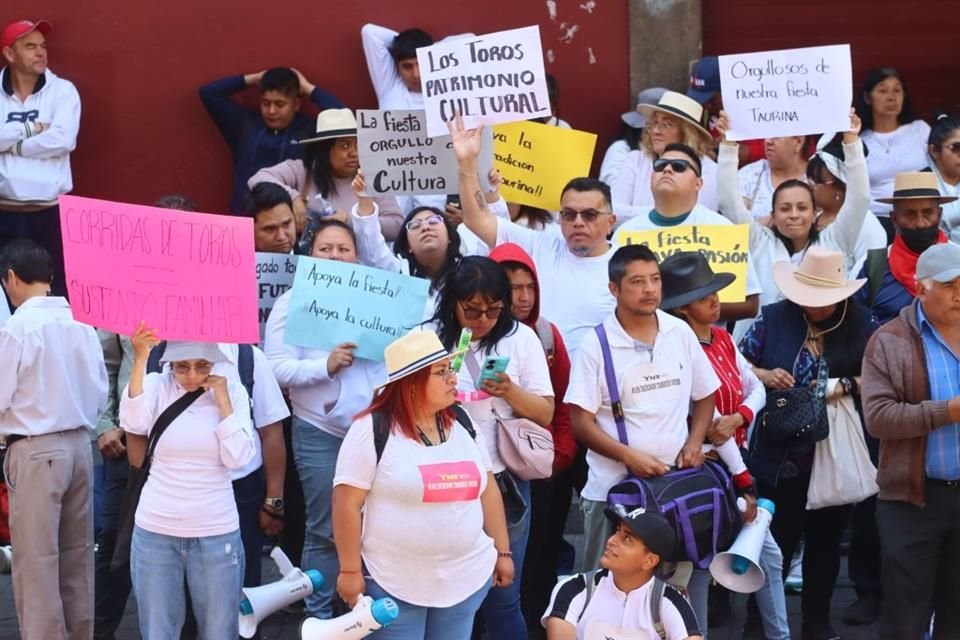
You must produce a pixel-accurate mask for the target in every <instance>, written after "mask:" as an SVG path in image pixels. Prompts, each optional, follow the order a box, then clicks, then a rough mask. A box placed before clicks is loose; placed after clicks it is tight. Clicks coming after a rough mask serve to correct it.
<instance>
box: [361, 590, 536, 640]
mask: <svg viewBox="0 0 960 640" xmlns="http://www.w3.org/2000/svg"><path fill="white" fill-rule="evenodd" d="M489 591H491V589H490V585H489V584H485V585H483V586H482V587H480V590H479V591H477V592H476V593H474V594H473V595H471V596H470V597H468V598H467V599H466V600H464V601H463V602H461V603H459V604H455V605H453V606H452V607H446V608H442V609H440V608H434V607H418V606H417V605H415V604H410V603H408V602H403V601H402V600H397V599H396V598H393V600H394V601H395V602H396V603H397V606H398V607H399V608H400V615H399V616H397V619H396V620H395V621H394V622H393V624H391V625H390V626H389V627H384V628H383V629H380V630H379V631H374V632H373V633H371V634H370V635H369V636H368V638H369V640H470V634H471V633H472V631H473V617H474V615H476V613H477V609H479V608H480V603H481V602H483V598H484V596H486V595H487V592H489ZM366 595H368V596H370V597H371V598H373V599H374V600H378V599H380V598H389V597H392V596H391V595H390V594H389V593H387V592H386V591H384V590H383V589H382V588H381V587H380V585H378V584H377V583H376V582H374V581H373V579H372V578H369V577H368V578H367V593H366ZM524 635H526V632H524ZM487 637H489V638H503V639H506V638H510V640H513V637H512V636H496V635H492V634H490V633H489V630H488V633H487Z"/></svg>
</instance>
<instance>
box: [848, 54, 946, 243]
mask: <svg viewBox="0 0 960 640" xmlns="http://www.w3.org/2000/svg"><path fill="white" fill-rule="evenodd" d="M853 104H854V106H855V107H856V109H857V115H858V116H860V119H861V120H862V121H863V144H864V145H866V147H867V149H869V150H870V159H869V160H868V162H867V171H868V172H869V174H870V196H871V198H872V200H871V202H870V210H871V211H873V213H874V214H876V216H877V217H878V218H880V221H881V223H882V224H883V227H884V229H886V231H887V238H888V241H889V242H892V241H893V234H894V228H893V223H892V222H891V221H890V211H892V209H893V205H890V204H885V203H883V202H879V201H878V198H889V197H890V196H891V195H893V181H894V178H895V177H896V175H897V174H898V173H902V172H905V171H920V170H922V169H924V168H925V167H926V166H927V154H926V150H927V148H926V147H927V139H928V138H929V136H930V125H928V124H927V123H926V122H924V121H923V120H922V119H920V118H919V117H917V116H916V115H914V113H913V108H912V107H911V105H910V94H909V92H908V91H907V85H906V83H905V82H904V80H903V77H902V76H901V75H900V72H899V71H897V70H896V69H892V68H890V67H880V68H877V69H871V70H870V71H868V72H867V76H866V78H864V80H863V86H862V87H861V89H860V93H859V94H857V95H856V97H855V98H854V102H853Z"/></svg>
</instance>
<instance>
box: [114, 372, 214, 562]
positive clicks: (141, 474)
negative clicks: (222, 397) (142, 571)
mask: <svg viewBox="0 0 960 640" xmlns="http://www.w3.org/2000/svg"><path fill="white" fill-rule="evenodd" d="M204 391H205V389H204V388H203V387H201V388H199V389H196V390H195V391H191V392H189V393H186V394H184V395H182V396H180V397H179V398H177V400H176V401H175V402H174V403H173V404H171V405H170V406H169V407H167V408H166V409H164V410H163V413H161V414H160V416H159V417H158V418H157V421H156V422H155V423H154V424H153V429H151V430H150V436H149V438H147V452H146V453H145V454H144V456H143V463H142V464H141V465H140V466H139V467H130V475H129V476H128V477H127V488H126V489H125V490H124V492H123V500H122V501H121V502H120V515H119V517H118V520H117V542H116V546H114V548H113V556H112V557H111V558H110V570H111V571H117V570H120V569H123V568H125V567H127V566H128V565H129V564H130V543H131V542H132V541H133V524H134V517H135V516H136V514H137V505H139V504H140V494H141V493H143V485H145V484H146V483H147V477H149V475H150V462H151V460H152V459H153V450H154V449H156V448H157V441H159V440H160V436H162V435H163V432H164V431H166V430H167V427H169V426H170V423H171V422H173V421H174V420H176V419H177V417H178V416H179V415H180V414H181V413H183V412H184V411H186V410H187V407H189V406H190V405H191V404H193V403H194V401H195V400H196V399H197V398H199V397H200V396H202V395H203V394H204Z"/></svg>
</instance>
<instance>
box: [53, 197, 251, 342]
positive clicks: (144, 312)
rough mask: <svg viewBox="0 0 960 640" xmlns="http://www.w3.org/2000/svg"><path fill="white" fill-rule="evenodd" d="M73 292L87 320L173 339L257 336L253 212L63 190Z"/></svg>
mask: <svg viewBox="0 0 960 640" xmlns="http://www.w3.org/2000/svg"><path fill="white" fill-rule="evenodd" d="M60 225H61V227H62V232H63V257H64V262H65V266H66V272H67V290H68V291H69V293H70V308H71V309H72V310H73V317H74V318H76V319H77V320H78V321H80V322H85V323H87V324H90V325H93V326H95V327H99V328H101V329H106V330H108V331H113V332H115V333H119V334H121V335H127V336H129V335H131V334H133V332H134V331H135V330H136V326H137V323H139V322H140V321H141V320H143V321H144V322H146V324H147V326H148V327H152V328H154V329H156V330H157V333H158V335H159V336H160V338H162V339H164V340H197V341H201V342H231V343H256V342H257V340H258V338H259V332H258V330H257V286H256V271H255V266H254V248H253V247H254V245H253V220H252V219H251V218H246V217H238V216H222V215H212V214H207V213H188V212H183V211H174V210H171V209H159V208H157V207H147V206H143V205H137V204H123V203H120V202H108V201H106V200H94V199H91V198H78V197H75V196H60Z"/></svg>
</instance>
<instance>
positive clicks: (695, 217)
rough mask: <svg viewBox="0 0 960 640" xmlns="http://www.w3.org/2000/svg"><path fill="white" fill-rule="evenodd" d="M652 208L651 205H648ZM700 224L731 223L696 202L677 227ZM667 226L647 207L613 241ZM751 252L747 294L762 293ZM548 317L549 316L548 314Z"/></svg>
mask: <svg viewBox="0 0 960 640" xmlns="http://www.w3.org/2000/svg"><path fill="white" fill-rule="evenodd" d="M650 208H651V209H652V208H653V207H652V205H651V207H650ZM695 224H696V225H701V224H722V225H727V224H733V223H732V222H730V220H728V219H727V218H725V217H723V216H722V215H720V214H719V213H717V212H716V211H711V210H710V209H708V208H706V207H705V206H703V205H702V204H698V205H697V206H695V207H694V208H693V209H691V210H690V214H689V215H688V216H687V218H686V220H684V221H683V224H679V225H677V226H678V227H684V226H689V225H695ZM666 228H669V227H660V226H658V225H656V224H654V223H653V221H652V220H651V219H650V209H647V212H646V213H644V214H643V215H642V216H637V217H635V218H631V219H630V220H628V221H627V222H626V223H625V224H624V225H623V226H621V227H620V228H619V229H617V232H616V235H615V236H614V242H615V243H616V245H617V246H618V247H622V246H623V245H624V244H626V243H625V242H624V241H623V240H622V239H621V237H622V234H624V233H626V232H628V231H650V230H653V229H666ZM750 250H751V254H750V255H749V256H747V283H746V284H747V295H748V296H752V295H759V294H761V293H763V286H762V285H761V280H760V277H759V276H758V275H757V272H756V269H755V267H754V265H753V263H754V260H753V255H752V251H753V247H750ZM548 317H549V316H548Z"/></svg>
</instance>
